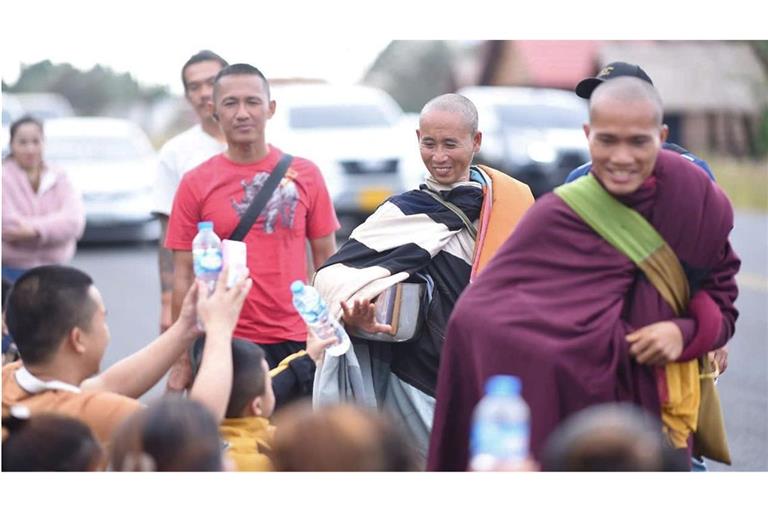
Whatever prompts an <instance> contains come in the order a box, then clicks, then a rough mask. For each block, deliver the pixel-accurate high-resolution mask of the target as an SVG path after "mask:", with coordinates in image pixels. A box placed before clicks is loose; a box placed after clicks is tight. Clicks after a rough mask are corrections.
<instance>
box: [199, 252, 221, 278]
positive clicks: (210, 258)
mask: <svg viewBox="0 0 768 512" xmlns="http://www.w3.org/2000/svg"><path fill="white" fill-rule="evenodd" d="M193 255H194V267H195V275H198V276H199V275H202V274H207V273H218V272H221V265H222V258H221V251H220V250H218V249H215V248H209V249H199V250H196V251H194V252H193Z"/></svg>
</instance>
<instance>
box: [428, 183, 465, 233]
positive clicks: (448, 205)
mask: <svg viewBox="0 0 768 512" xmlns="http://www.w3.org/2000/svg"><path fill="white" fill-rule="evenodd" d="M421 191H422V192H424V193H425V194H427V195H428V196H430V197H431V198H432V199H434V200H435V201H437V202H438V203H440V204H442V205H443V206H445V207H446V208H448V209H449V210H451V211H452V212H453V213H455V214H456V215H457V216H458V217H459V219H461V222H463V223H464V226H465V227H466V228H467V231H469V234H470V235H471V236H472V240H475V239H477V228H476V227H475V226H474V225H473V224H472V222H471V221H470V220H469V217H467V215H466V214H465V213H464V212H463V211H461V208H459V207H458V206H456V205H455V204H453V203H451V202H450V201H446V200H445V199H443V197H442V196H441V195H440V194H438V193H437V192H433V191H431V190H429V189H426V188H423V189H421Z"/></svg>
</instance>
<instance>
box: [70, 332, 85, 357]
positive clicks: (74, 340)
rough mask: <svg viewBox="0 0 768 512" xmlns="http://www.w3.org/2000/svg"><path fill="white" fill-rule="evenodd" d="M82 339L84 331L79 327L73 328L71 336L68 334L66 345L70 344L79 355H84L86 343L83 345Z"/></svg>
mask: <svg viewBox="0 0 768 512" xmlns="http://www.w3.org/2000/svg"><path fill="white" fill-rule="evenodd" d="M82 338H83V330H82V329H81V328H79V327H73V328H72V329H71V330H70V331H69V334H67V340H66V343H68V344H69V346H70V347H72V350H74V351H75V352H77V353H78V354H83V353H84V352H85V343H83V339H82Z"/></svg>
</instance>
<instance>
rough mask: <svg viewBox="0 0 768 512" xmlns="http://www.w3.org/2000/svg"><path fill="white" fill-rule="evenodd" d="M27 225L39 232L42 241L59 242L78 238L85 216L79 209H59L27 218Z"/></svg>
mask: <svg viewBox="0 0 768 512" xmlns="http://www.w3.org/2000/svg"><path fill="white" fill-rule="evenodd" d="M29 225H30V226H32V227H33V228H34V229H35V230H36V231H37V232H38V234H39V236H40V241H41V242H42V243H51V242H52V243H59V242H66V241H69V240H72V239H77V238H80V236H81V235H82V234H83V229H84V228H85V218H84V217H83V215H82V212H80V211H59V212H56V213H52V214H49V215H44V216H40V217H32V218H30V219H29Z"/></svg>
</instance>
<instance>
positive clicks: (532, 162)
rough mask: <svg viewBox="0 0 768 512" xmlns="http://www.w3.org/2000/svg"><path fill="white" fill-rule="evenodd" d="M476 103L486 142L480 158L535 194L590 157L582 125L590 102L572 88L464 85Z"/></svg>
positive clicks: (465, 90)
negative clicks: (580, 96) (523, 183)
mask: <svg viewBox="0 0 768 512" xmlns="http://www.w3.org/2000/svg"><path fill="white" fill-rule="evenodd" d="M457 92H458V93H459V94H461V95H464V96H466V97H467V98H469V99H470V100H472V102H473V103H474V104H475V105H476V106H477V110H478V115H479V117H480V120H479V128H480V131H481V132H482V133H483V141H482V146H481V148H480V152H479V154H478V155H477V157H476V161H477V162H478V163H485V164H488V165H490V166H492V167H494V168H497V169H499V170H500V171H504V172H506V173H508V174H510V175H511V176H514V177H515V178H517V179H519V180H521V181H523V182H525V183H527V184H528V185H529V186H530V187H531V190H532V191H533V194H534V195H535V196H540V195H541V194H543V193H545V192H549V191H550V190H552V189H553V188H554V187H556V186H557V185H560V184H561V183H563V180H565V177H566V176H567V175H568V172H569V171H571V170H572V169H574V168H576V167H578V166H579V165H581V164H583V163H585V162H587V161H589V159H590V157H589V149H588V146H587V139H586V136H585V135H584V131H583V129H582V125H583V124H584V122H586V121H587V119H588V117H589V111H588V107H587V102H586V101H585V100H583V99H581V98H579V97H577V96H576V95H575V94H573V92H570V91H563V90H559V89H544V88H539V89H537V88H527V87H493V86H475V87H465V88H462V89H460V90H458V91H457Z"/></svg>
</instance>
